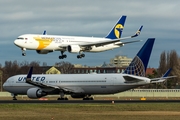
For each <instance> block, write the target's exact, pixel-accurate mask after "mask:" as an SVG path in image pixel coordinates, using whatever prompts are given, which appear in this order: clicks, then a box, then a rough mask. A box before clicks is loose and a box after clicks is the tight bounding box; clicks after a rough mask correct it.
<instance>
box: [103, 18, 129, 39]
mask: <svg viewBox="0 0 180 120" xmlns="http://www.w3.org/2000/svg"><path fill="white" fill-rule="evenodd" d="M125 21H126V16H122V17H121V18H120V19H119V20H118V22H117V23H116V24H115V26H114V27H113V28H112V30H111V31H110V32H109V34H108V35H107V36H106V38H109V39H118V38H120V37H121V34H122V31H123V28H124V24H125Z"/></svg>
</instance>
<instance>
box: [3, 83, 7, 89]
mask: <svg viewBox="0 0 180 120" xmlns="http://www.w3.org/2000/svg"><path fill="white" fill-rule="evenodd" d="M6 87H7V83H6V82H5V83H4V84H3V89H4V90H6Z"/></svg>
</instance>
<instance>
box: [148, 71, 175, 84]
mask: <svg viewBox="0 0 180 120" xmlns="http://www.w3.org/2000/svg"><path fill="white" fill-rule="evenodd" d="M171 70H172V69H171V68H170V69H168V70H167V71H166V73H165V74H164V75H163V76H162V77H160V78H153V79H151V81H150V82H151V83H158V82H164V81H165V80H166V79H168V78H174V77H176V76H168V75H169V73H170V72H171Z"/></svg>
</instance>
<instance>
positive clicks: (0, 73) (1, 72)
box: [0, 70, 3, 92]
mask: <svg viewBox="0 0 180 120" xmlns="http://www.w3.org/2000/svg"><path fill="white" fill-rule="evenodd" d="M2 75H3V71H2V70H0V76H1V92H2V87H3V86H2V82H3V81H2Z"/></svg>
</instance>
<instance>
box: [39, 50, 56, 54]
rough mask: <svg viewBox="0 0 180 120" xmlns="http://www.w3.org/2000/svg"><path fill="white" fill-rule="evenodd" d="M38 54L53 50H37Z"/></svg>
mask: <svg viewBox="0 0 180 120" xmlns="http://www.w3.org/2000/svg"><path fill="white" fill-rule="evenodd" d="M36 52H37V53H38V54H48V53H50V52H53V51H52V50H36Z"/></svg>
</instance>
